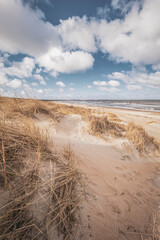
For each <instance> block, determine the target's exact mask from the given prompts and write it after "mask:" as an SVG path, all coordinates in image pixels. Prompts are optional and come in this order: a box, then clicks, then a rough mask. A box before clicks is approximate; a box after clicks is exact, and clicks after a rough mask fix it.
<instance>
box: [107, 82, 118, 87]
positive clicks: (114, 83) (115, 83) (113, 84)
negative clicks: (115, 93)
mask: <svg viewBox="0 0 160 240" xmlns="http://www.w3.org/2000/svg"><path fill="white" fill-rule="evenodd" d="M108 85H109V86H111V87H119V86H120V82H118V81H115V80H110V81H109V82H108Z"/></svg>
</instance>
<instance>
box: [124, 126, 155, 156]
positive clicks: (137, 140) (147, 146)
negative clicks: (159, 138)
mask: <svg viewBox="0 0 160 240" xmlns="http://www.w3.org/2000/svg"><path fill="white" fill-rule="evenodd" d="M126 137H127V138H128V139H129V140H130V141H131V142H133V144H134V145H135V147H136V149H137V150H138V151H139V152H140V153H142V152H151V151H159V150H160V146H159V144H158V143H157V142H156V140H155V139H154V138H153V137H151V136H149V135H148V134H147V132H146V131H145V130H144V128H142V127H141V126H137V125H135V124H134V123H129V124H128V125H127V127H126Z"/></svg>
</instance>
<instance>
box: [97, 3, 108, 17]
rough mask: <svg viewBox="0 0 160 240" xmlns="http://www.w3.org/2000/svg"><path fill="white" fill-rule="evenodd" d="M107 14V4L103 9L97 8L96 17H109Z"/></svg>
mask: <svg viewBox="0 0 160 240" xmlns="http://www.w3.org/2000/svg"><path fill="white" fill-rule="evenodd" d="M109 12H110V8H109V7H108V5H107V4H106V5H105V6H104V7H98V8H97V15H98V16H99V17H101V18H107V17H109Z"/></svg>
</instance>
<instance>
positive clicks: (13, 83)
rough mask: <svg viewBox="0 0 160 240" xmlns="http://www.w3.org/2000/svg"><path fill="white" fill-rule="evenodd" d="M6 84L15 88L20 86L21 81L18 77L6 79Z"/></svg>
mask: <svg viewBox="0 0 160 240" xmlns="http://www.w3.org/2000/svg"><path fill="white" fill-rule="evenodd" d="M6 85H7V86H8V87H11V88H14V89H16V88H20V87H21V86H22V81H21V80H19V79H14V80H11V81H8V82H7V83H6Z"/></svg>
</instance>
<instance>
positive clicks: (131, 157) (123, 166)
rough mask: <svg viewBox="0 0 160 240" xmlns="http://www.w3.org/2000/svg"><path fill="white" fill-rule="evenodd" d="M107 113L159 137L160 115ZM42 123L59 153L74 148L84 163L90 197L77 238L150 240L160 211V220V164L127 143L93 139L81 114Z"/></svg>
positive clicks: (41, 118)
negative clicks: (136, 124) (55, 122)
mask: <svg viewBox="0 0 160 240" xmlns="http://www.w3.org/2000/svg"><path fill="white" fill-rule="evenodd" d="M103 111H104V109H103ZM105 111H106V112H107V111H108V112H113V113H116V115H117V116H118V117H120V118H121V119H124V121H130V120H134V121H135V122H136V123H139V124H141V125H143V126H145V128H146V129H148V132H150V133H151V134H152V135H155V136H156V137H157V138H158V137H159V133H160V128H159V125H158V124H159V122H160V116H159V115H158V114H157V115H156V114H154V115H151V114H150V113H145V114H144V113H142V112H137V111H126V110H122V111H121V110H118V111H117V110H115V109H114V110H111V109H109V110H105ZM151 121H154V122H156V123H149V122H151ZM37 124H38V125H39V126H40V128H41V130H43V131H46V129H47V132H48V134H49V137H50V138H51V139H53V141H54V144H55V145H56V147H57V148H61V147H63V146H64V144H68V143H69V144H70V145H71V147H72V148H73V151H74V153H75V155H76V157H77V159H78V164H79V169H80V171H81V174H82V181H83V187H84V193H83V197H82V202H81V204H80V214H79V218H78V219H81V220H78V222H77V224H78V225H77V227H75V228H76V229H75V232H76V235H77V238H76V239H82V240H88V239H94V240H112V239H117V240H127V239H131V240H132V239H135V240H138V239H149V235H147V234H148V233H151V229H150V227H151V225H152V223H153V212H154V211H156V215H157V221H158V220H159V216H160V215H159V199H160V177H159V174H160V165H159V162H158V161H157V160H156V159H154V158H152V159H150V158H141V157H140V156H139V154H138V152H137V151H136V150H135V148H134V147H133V146H132V145H131V143H129V142H128V141H127V140H122V139H110V140H109V141H108V142H105V141H103V140H101V139H99V138H97V137H94V136H91V135H89V134H88V133H87V125H86V123H85V122H84V121H82V119H81V116H79V115H67V116H65V117H64V118H63V119H62V120H61V122H60V123H57V124H56V125H54V124H53V122H52V121H51V120H49V119H48V118H46V117H44V116H42V115H40V116H39V121H37ZM154 124H156V125H154ZM148 126H150V127H148ZM157 126H158V127H157ZM147 127H148V128H147ZM155 133H156V134H155ZM150 224H151V225H150Z"/></svg>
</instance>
